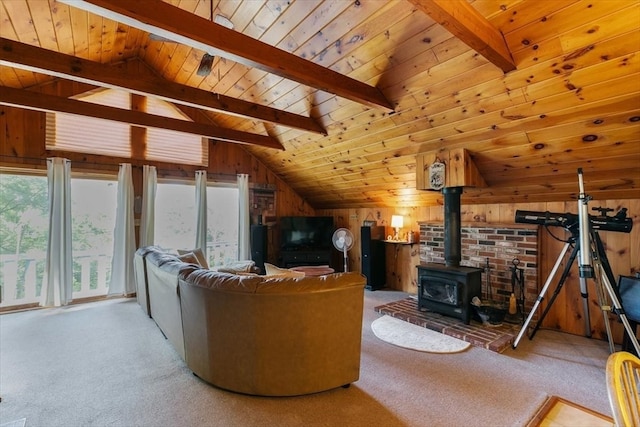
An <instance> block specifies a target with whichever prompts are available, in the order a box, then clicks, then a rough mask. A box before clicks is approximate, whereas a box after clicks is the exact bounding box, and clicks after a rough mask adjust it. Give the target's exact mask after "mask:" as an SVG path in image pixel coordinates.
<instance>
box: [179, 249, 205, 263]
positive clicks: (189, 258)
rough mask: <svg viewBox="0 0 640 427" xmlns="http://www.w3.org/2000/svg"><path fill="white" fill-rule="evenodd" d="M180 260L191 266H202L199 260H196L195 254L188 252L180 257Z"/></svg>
mask: <svg viewBox="0 0 640 427" xmlns="http://www.w3.org/2000/svg"><path fill="white" fill-rule="evenodd" d="M178 259H179V260H180V261H182V262H187V263H189V264H195V265H200V262H199V261H198V258H196V256H195V255H194V254H193V252H187V253H184V254H182V255H178Z"/></svg>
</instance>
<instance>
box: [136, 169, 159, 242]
mask: <svg viewBox="0 0 640 427" xmlns="http://www.w3.org/2000/svg"><path fill="white" fill-rule="evenodd" d="M157 187H158V174H157V172H156V167H155V166H149V165H144V166H143V167H142V212H141V215H140V247H141V248H143V247H145V246H151V245H153V243H154V237H155V236H154V231H155V229H154V223H155V205H156V188H157Z"/></svg>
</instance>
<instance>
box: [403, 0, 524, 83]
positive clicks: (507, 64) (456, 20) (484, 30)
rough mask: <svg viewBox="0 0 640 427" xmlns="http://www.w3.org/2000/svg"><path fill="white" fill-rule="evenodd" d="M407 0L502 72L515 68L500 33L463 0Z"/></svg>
mask: <svg viewBox="0 0 640 427" xmlns="http://www.w3.org/2000/svg"><path fill="white" fill-rule="evenodd" d="M409 1H410V2H411V3H413V4H414V5H415V6H416V7H417V8H418V9H419V10H421V11H422V12H424V13H425V14H427V15H429V16H430V17H431V18H432V19H433V20H434V21H436V22H437V23H439V24H440V25H442V26H443V27H444V28H446V29H447V31H449V32H450V33H451V34H453V35H454V36H455V37H457V38H458V39H460V40H461V41H463V42H464V43H465V44H467V45H468V46H469V47H470V48H472V49H474V50H475V51H476V52H478V53H479V54H480V55H482V56H484V57H485V58H486V59H488V60H489V61H490V62H491V63H492V64H494V65H496V66H497V67H499V68H500V69H502V71H504V72H505V73H508V72H509V71H513V70H515V69H516V64H515V63H514V62H513V58H512V57H511V52H509V48H508V47H507V43H506V42H505V40H504V37H503V36H502V33H500V31H498V29H497V28H495V27H494V26H493V25H491V23H490V22H489V21H487V20H486V19H485V17H484V16H482V15H481V14H480V13H479V12H478V11H477V10H476V9H474V8H473V6H471V5H470V4H469V3H467V2H466V1H452V0H409Z"/></svg>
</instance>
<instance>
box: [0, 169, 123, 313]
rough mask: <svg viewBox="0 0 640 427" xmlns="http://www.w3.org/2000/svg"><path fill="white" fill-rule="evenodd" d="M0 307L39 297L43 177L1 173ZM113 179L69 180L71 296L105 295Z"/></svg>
mask: <svg viewBox="0 0 640 427" xmlns="http://www.w3.org/2000/svg"><path fill="white" fill-rule="evenodd" d="M0 183H1V185H0V288H1V293H0V295H1V296H2V299H1V302H0V307H9V306H15V305H26V304H34V303H37V302H39V300H40V292H41V289H42V283H43V279H44V272H45V262H46V253H47V238H48V233H49V203H48V185H47V177H46V176H28V175H12V174H6V173H3V174H0ZM116 193H117V182H116V181H113V180H110V181H107V180H99V179H86V178H72V179H71V215H72V218H71V226H72V231H71V239H72V256H73V298H74V299H78V298H84V297H89V296H98V295H106V293H107V286H108V284H109V278H110V274H111V258H112V252H113V230H114V227H115V215H116Z"/></svg>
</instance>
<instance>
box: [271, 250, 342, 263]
mask: <svg viewBox="0 0 640 427" xmlns="http://www.w3.org/2000/svg"><path fill="white" fill-rule="evenodd" d="M280 263H281V265H282V267H284V268H291V267H299V266H302V265H330V264H331V250H330V249H308V250H293V251H291V250H286V251H280Z"/></svg>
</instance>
